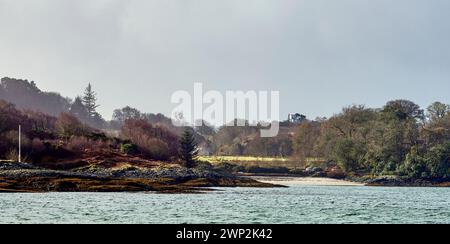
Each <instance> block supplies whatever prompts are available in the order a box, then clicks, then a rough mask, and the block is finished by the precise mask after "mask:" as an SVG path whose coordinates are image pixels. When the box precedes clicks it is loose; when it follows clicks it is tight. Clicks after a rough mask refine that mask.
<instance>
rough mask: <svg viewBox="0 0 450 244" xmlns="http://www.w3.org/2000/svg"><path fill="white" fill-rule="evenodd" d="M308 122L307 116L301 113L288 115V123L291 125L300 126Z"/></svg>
mask: <svg viewBox="0 0 450 244" xmlns="http://www.w3.org/2000/svg"><path fill="white" fill-rule="evenodd" d="M305 120H306V116H305V115H303V114H299V113H290V114H289V115H288V121H289V122H290V123H294V124H299V123H301V122H303V121H305Z"/></svg>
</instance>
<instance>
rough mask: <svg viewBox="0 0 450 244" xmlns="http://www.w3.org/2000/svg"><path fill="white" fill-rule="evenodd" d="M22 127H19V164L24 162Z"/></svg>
mask: <svg viewBox="0 0 450 244" xmlns="http://www.w3.org/2000/svg"><path fill="white" fill-rule="evenodd" d="M21 156H22V126H21V125H19V163H21V162H20V161H21V160H22V158H21Z"/></svg>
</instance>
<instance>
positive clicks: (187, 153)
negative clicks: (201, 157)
mask: <svg viewBox="0 0 450 244" xmlns="http://www.w3.org/2000/svg"><path fill="white" fill-rule="evenodd" d="M179 154H180V155H179V156H180V159H181V161H182V162H183V164H184V166H185V167H186V168H194V167H195V165H196V163H197V159H198V147H197V143H196V142H195V138H194V134H193V133H192V132H191V130H189V129H186V130H185V131H184V132H183V135H182V136H181V138H180V152H179Z"/></svg>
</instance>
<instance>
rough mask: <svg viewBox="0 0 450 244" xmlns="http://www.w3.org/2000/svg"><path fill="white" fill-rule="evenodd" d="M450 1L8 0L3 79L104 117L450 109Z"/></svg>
mask: <svg viewBox="0 0 450 244" xmlns="http://www.w3.org/2000/svg"><path fill="white" fill-rule="evenodd" d="M449 13H450V1H448V0H339V1H338V0H290V1H289V0H270V1H269V0H235V1H233V0H220V1H219V0H217V1H214V0H170V1H169V0H77V1H74V0H38V1H36V0H0V76H2V77H3V76H9V77H14V78H23V79H29V80H35V81H36V82H37V84H38V86H39V87H41V88H42V89H43V90H50V91H58V92H60V93H61V94H63V95H65V96H69V97H74V96H76V95H78V94H81V93H82V91H83V89H84V87H85V86H86V85H87V83H88V82H91V83H92V84H93V87H94V89H96V90H97V92H98V97H99V103H100V104H101V107H100V112H101V113H102V114H103V115H104V116H105V117H106V118H107V119H109V118H110V116H111V114H112V110H113V109H115V108H119V107H123V106H125V105H130V106H134V107H137V108H139V109H141V110H143V111H146V112H163V113H165V114H169V113H170V111H171V110H172V108H173V107H174V105H172V104H171V103H170V97H171V94H172V93H173V92H174V91H176V90H179V89H184V90H192V89H193V83H194V82H203V83H204V85H205V89H208V90H210V89H214V90H221V91H224V90H237V89H242V90H279V91H280V97H281V112H282V117H285V116H286V114H287V113H289V112H300V113H304V114H306V115H307V116H308V117H310V118H314V117H316V116H330V115H332V114H333V113H335V112H338V111H339V110H340V109H341V108H342V107H343V106H346V105H350V104H366V105H368V106H382V105H383V104H384V103H385V102H386V101H387V100H390V99H396V98H406V99H411V100H413V101H415V102H417V103H419V104H420V105H421V106H426V105H428V104H430V103H431V102H433V101H435V100H440V101H442V102H446V103H450V93H449V91H450V14H449Z"/></svg>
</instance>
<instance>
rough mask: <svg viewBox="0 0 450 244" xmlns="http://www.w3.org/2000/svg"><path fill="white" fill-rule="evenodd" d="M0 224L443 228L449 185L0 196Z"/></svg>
mask: <svg viewBox="0 0 450 244" xmlns="http://www.w3.org/2000/svg"><path fill="white" fill-rule="evenodd" d="M0 223H244V224H248V223H450V189H449V188H384V187H379V188H377V187H342V186H329V187H328V186H293V187H290V188H276V189H256V188H233V189H228V188H227V189H220V191H216V192H213V193H206V194H175V195H171V194H154V193H45V194H9V193H7V194H0Z"/></svg>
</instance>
